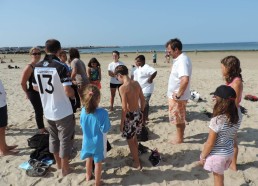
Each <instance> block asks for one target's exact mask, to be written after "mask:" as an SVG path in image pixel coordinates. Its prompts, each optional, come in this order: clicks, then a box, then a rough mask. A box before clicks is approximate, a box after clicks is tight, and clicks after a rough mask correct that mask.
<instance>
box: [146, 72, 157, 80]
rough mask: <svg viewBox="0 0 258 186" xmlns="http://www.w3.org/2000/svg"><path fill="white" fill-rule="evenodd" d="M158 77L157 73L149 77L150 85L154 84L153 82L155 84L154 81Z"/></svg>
mask: <svg viewBox="0 0 258 186" xmlns="http://www.w3.org/2000/svg"><path fill="white" fill-rule="evenodd" d="M156 75H157V71H156V72H154V73H153V74H152V75H151V76H150V77H149V79H148V83H152V82H153V79H154V78H155V77H156Z"/></svg>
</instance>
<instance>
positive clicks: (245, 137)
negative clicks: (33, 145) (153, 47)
mask: <svg viewBox="0 0 258 186" xmlns="http://www.w3.org/2000/svg"><path fill="white" fill-rule="evenodd" d="M139 54H141V53H139ZM144 55H145V57H146V63H147V64H150V65H153V64H152V54H151V53H144ZM187 55H188V56H189V57H190V59H191V61H192V64H193V75H192V80H191V90H195V91H198V92H199V93H200V95H201V98H202V99H203V101H201V102H193V101H191V100H189V103H188V105H187V121H188V122H189V124H188V125H187V126H186V130H185V141H184V143H183V144H180V145H172V144H170V143H168V142H169V141H170V140H171V139H172V137H173V136H174V134H175V126H172V125H171V124H169V122H168V104H167V96H166V92H167V83H168V77H169V74H170V71H171V64H168V63H165V55H164V53H158V58H157V64H158V66H155V67H154V68H156V70H157V77H156V78H155V79H154V83H155V90H154V93H153V94H152V97H151V100H150V116H149V118H150V120H149V123H148V125H147V127H148V130H149V140H148V141H147V142H143V143H142V144H143V145H145V146H147V147H149V148H150V149H154V148H157V149H158V151H159V152H160V154H161V157H162V160H161V162H160V164H159V165H158V166H156V167H153V166H152V165H151V163H150V161H149V160H148V158H149V156H150V153H151V152H148V153H146V154H142V155H141V156H140V159H141V162H142V165H143V170H142V171H137V170H135V169H133V168H131V167H130V166H129V165H128V164H130V162H131V161H132V159H131V156H130V154H129V148H128V145H127V143H126V141H125V139H123V138H122V137H121V134H120V131H119V124H120V113H121V103H120V99H119V96H118V95H116V98H115V104H114V106H115V111H114V112H109V116H110V120H111V125H112V127H111V130H110V132H109V133H108V140H109V141H110V143H111V145H112V150H111V151H110V152H108V156H107V158H106V160H105V163H104V164H103V173H102V180H103V185H192V186H194V185H201V186H209V185H213V176H212V174H211V173H209V172H207V171H205V170H203V168H202V167H200V166H198V165H197V162H198V160H199V155H200V152H201V149H202V147H203V143H204V142H205V141H206V138H207V136H208V124H209V121H210V118H208V117H207V116H206V115H205V114H204V113H203V111H204V110H207V111H208V112H212V101H211V95H210V93H211V92H213V91H214V90H215V88H216V87H217V86H219V85H221V84H224V81H223V79H222V75H221V69H220V60H221V59H222V58H224V57H225V56H228V55H235V56H237V57H238V58H239V59H240V61H241V67H242V75H243V80H244V91H243V96H244V95H246V94H252V95H256V96H258V89H257V87H258V81H257V78H258V75H257V74H258V70H257V69H258V68H257V64H258V62H257V60H258V52H257V51H246V52H244V51H238V52H236V51H230V52H187ZM3 56H4V55H3V54H0V57H1V58H3ZM5 57H6V58H5V59H3V60H4V61H5V62H6V63H1V64H0V79H1V80H2V82H3V85H4V87H5V89H6V92H7V103H8V115H9V122H8V123H9V124H8V130H7V136H6V138H7V143H8V144H17V145H19V147H18V149H19V150H20V153H19V154H18V155H17V156H5V157H0V164H1V167H0V185H1V186H6V185H9V186H11V185H19V186H20V185H22V186H23V185H24V186H27V185H39V186H41V185H63V186H66V185H73V186H76V185H86V181H85V161H82V160H80V158H79V155H80V150H81V139H82V132H81V129H80V125H79V117H80V111H77V113H76V114H75V116H76V136H75V144H74V145H75V148H76V149H77V155H76V156H75V158H73V159H72V160H71V166H72V167H73V168H74V171H73V173H71V174H69V175H68V176H66V177H62V175H61V172H60V171H58V170H57V169H56V167H55V165H52V168H51V169H50V171H49V172H48V173H47V175H46V176H45V177H36V178H33V177H28V176H27V175H26V172H25V170H23V169H21V168H19V165H20V164H21V163H23V162H25V161H28V160H29V155H30V153H31V152H32V151H33V149H30V148H29V147H28V143H27V139H28V138H30V137H31V136H33V135H34V134H35V133H36V132H37V129H36V123H35V118H34V111H33V108H32V106H31V104H30V102H29V100H27V99H25V94H24V92H23V91H22V88H21V86H20V78H21V73H22V70H23V68H24V67H25V65H26V64H27V63H28V62H29V60H30V56H29V55H28V54H16V55H14V54H8V55H5ZM92 57H96V58H97V59H98V60H99V62H100V63H101V69H102V81H101V84H102V89H101V94H102V97H101V103H100V106H101V107H104V108H106V109H108V107H109V102H110V91H109V77H108V73H107V67H108V64H109V63H110V62H111V61H112V56H111V54H110V53H103V54H82V55H81V59H82V60H83V61H84V62H85V63H86V65H87V64H88V61H89V60H90V59H91V58H92ZM135 57H136V53H122V54H121V57H120V60H121V61H123V62H124V63H125V64H126V65H127V67H128V68H129V69H130V68H131V65H132V64H134V58H135ZM42 58H43V56H42ZM10 59H12V61H13V62H10ZM8 65H12V66H15V65H16V66H18V67H20V68H18V69H15V68H14V69H8V68H7V66H8ZM241 105H242V106H243V107H245V108H246V109H247V114H246V115H244V117H243V121H242V125H241V127H240V130H239V131H238V141H239V154H238V169H239V170H238V171H237V172H234V171H231V170H228V171H226V172H225V185H232V186H240V185H241V186H245V185H258V116H257V113H258V102H251V101H248V100H244V99H243V98H242V102H241ZM93 183H94V181H93V180H92V181H90V182H89V183H87V185H92V184H93Z"/></svg>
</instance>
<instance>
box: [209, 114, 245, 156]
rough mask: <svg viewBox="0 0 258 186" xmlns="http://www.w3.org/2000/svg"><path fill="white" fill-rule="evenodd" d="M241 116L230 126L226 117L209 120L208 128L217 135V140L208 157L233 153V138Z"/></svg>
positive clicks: (221, 116)
mask: <svg viewBox="0 0 258 186" xmlns="http://www.w3.org/2000/svg"><path fill="white" fill-rule="evenodd" d="M241 118H242V117H241V115H239V121H238V123H237V124H234V125H232V126H229V125H228V120H227V117H226V115H219V116H216V117H214V118H212V119H211V121H210V125H209V128H210V129H211V130H213V131H214V132H216V133H217V138H216V142H215V145H214V147H213V149H212V150H211V152H210V155H221V156H228V155H232V154H233V152H234V138H235V136H236V133H237V130H238V129H239V127H240V123H241Z"/></svg>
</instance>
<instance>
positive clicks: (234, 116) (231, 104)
mask: <svg viewBox="0 0 258 186" xmlns="http://www.w3.org/2000/svg"><path fill="white" fill-rule="evenodd" d="M215 98H216V104H215V105H214V108H213V117H216V116H219V115H223V114H225V115H226V116H227V118H228V124H229V126H232V125H234V124H236V123H237V122H238V120H239V116H238V110H237V107H236V104H235V100H234V99H223V98H220V97H218V96H215Z"/></svg>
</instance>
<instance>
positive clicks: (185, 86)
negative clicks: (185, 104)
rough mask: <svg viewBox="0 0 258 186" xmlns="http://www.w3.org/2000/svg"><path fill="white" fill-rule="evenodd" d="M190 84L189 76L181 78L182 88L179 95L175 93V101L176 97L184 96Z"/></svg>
mask: <svg viewBox="0 0 258 186" xmlns="http://www.w3.org/2000/svg"><path fill="white" fill-rule="evenodd" d="M188 83H189V76H182V77H181V78H180V87H179V90H178V92H177V93H173V99H176V96H177V97H181V96H182V95H183V94H184V92H185V90H186V88H187V85H188Z"/></svg>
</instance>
